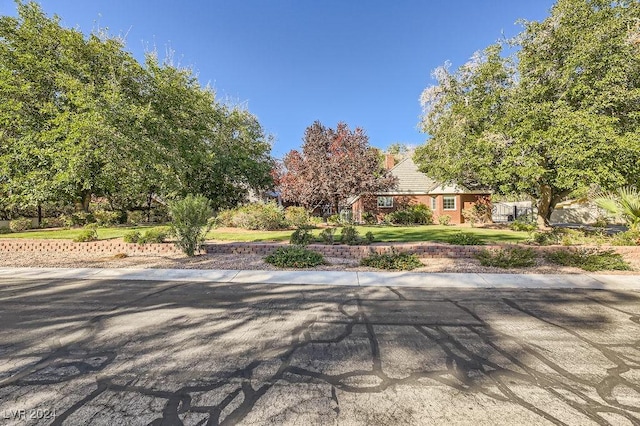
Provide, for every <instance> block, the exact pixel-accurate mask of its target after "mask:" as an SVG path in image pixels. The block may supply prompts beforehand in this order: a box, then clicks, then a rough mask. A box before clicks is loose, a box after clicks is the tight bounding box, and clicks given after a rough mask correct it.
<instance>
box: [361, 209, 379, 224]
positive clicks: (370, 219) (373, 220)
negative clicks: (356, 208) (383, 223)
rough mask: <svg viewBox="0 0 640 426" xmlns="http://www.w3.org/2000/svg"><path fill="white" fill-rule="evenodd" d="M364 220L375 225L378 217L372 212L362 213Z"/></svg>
mask: <svg viewBox="0 0 640 426" xmlns="http://www.w3.org/2000/svg"><path fill="white" fill-rule="evenodd" d="M362 221H363V222H364V223H366V224H367V225H374V224H375V223H376V222H377V220H376V217H375V216H374V214H373V213H371V212H364V213H362Z"/></svg>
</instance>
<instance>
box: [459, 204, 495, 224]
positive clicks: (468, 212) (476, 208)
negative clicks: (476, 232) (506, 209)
mask: <svg viewBox="0 0 640 426" xmlns="http://www.w3.org/2000/svg"><path fill="white" fill-rule="evenodd" d="M462 217H463V218H464V220H465V221H466V222H468V223H469V224H470V225H471V227H473V226H474V225H475V224H476V223H478V222H480V223H484V222H487V221H491V208H490V206H489V205H488V204H487V203H485V202H477V203H475V204H473V205H472V206H471V207H469V208H466V209H463V210H462Z"/></svg>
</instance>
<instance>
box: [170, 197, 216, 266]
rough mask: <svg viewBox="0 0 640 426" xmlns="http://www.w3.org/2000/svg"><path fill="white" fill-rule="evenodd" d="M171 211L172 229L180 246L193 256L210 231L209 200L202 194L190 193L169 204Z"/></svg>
mask: <svg viewBox="0 0 640 426" xmlns="http://www.w3.org/2000/svg"><path fill="white" fill-rule="evenodd" d="M169 211H170V212H171V218H172V221H171V231H172V234H173V235H174V236H175V237H176V242H175V244H176V246H178V247H179V248H180V249H181V250H182V251H183V252H184V253H185V254H186V255H187V256H193V255H194V254H195V252H196V250H199V249H200V248H201V247H202V244H203V243H204V237H205V235H206V234H207V232H208V231H209V229H210V228H209V226H208V220H209V217H211V207H210V204H209V200H208V199H206V198H205V197H202V196H197V197H194V196H192V195H188V196H187V197H185V198H184V199H182V200H179V201H175V202H173V203H171V204H170V205H169Z"/></svg>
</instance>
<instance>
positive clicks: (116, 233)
mask: <svg viewBox="0 0 640 426" xmlns="http://www.w3.org/2000/svg"><path fill="white" fill-rule="evenodd" d="M356 228H357V229H358V232H359V233H360V235H361V236H364V234H366V233H367V232H369V231H370V232H371V233H373V235H374V237H375V240H376V242H415V241H437V242H447V240H448V238H449V237H450V236H451V235H452V234H455V233H457V232H460V231H463V232H468V233H472V234H475V235H477V236H478V237H480V238H482V239H483V241H485V242H487V243H517V242H521V241H524V240H526V239H527V237H528V234H527V233H526V232H515V231H511V230H508V229H484V228H467V227H464V228H463V227H457V226H442V225H425V226H407V227H400V226H357V227H356ZM132 229H144V227H140V226H139V227H112V228H98V237H99V238H100V239H101V240H106V239H111V238H120V237H122V236H123V235H124V234H125V233H126V232H128V231H130V230H132ZM321 231H322V229H314V230H313V231H312V232H313V234H314V235H316V236H317V235H318V234H320V232H321ZM80 232H82V228H74V229H55V230H42V229H39V230H31V231H26V232H20V233H13V234H3V235H0V238H34V239H47V238H50V239H73V238H75V237H76V236H77V235H78V234H79V233H80ZM292 232H293V231H291V230H286V231H248V230H244V229H230V228H222V229H212V230H211V231H209V233H208V234H207V239H208V240H213V241H240V242H268V241H289V237H290V236H291V233H292ZM339 235H340V229H338V230H337V231H336V237H338V236H339Z"/></svg>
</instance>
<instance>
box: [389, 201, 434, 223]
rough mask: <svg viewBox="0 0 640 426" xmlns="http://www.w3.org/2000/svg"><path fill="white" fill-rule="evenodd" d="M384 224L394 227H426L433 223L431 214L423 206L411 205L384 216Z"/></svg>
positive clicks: (427, 208) (426, 207)
mask: <svg viewBox="0 0 640 426" xmlns="http://www.w3.org/2000/svg"><path fill="white" fill-rule="evenodd" d="M385 222H388V223H391V224H394V225H426V224H430V223H433V212H432V211H431V209H430V208H429V207H428V206H426V205H424V204H413V205H410V206H408V207H407V208H406V209H403V210H397V211H395V212H393V213H389V214H388V215H386V216H385Z"/></svg>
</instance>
